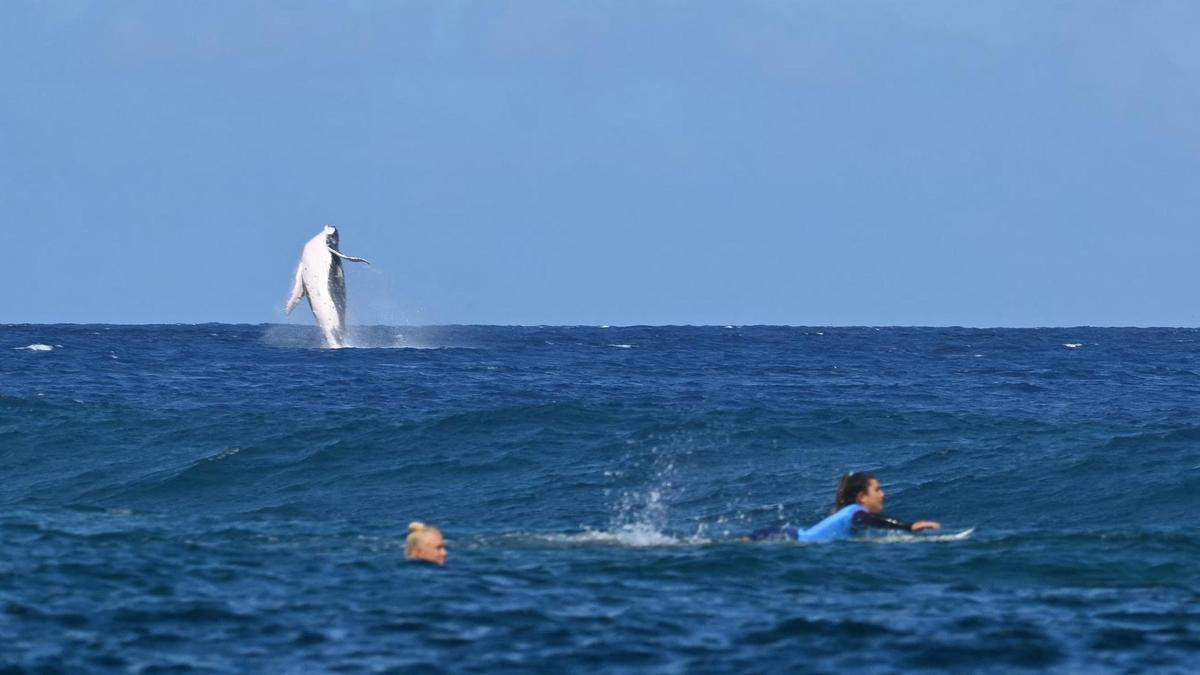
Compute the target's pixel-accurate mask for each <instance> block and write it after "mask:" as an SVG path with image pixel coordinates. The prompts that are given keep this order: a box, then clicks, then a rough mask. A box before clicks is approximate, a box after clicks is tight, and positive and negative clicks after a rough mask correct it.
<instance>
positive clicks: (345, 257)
mask: <svg viewBox="0 0 1200 675" xmlns="http://www.w3.org/2000/svg"><path fill="white" fill-rule="evenodd" d="M328 248H329V252H330V253H332V254H334V255H336V256H337V257H339V258H341V259H342V260H349V261H350V262H360V263H367V264H368V265H370V264H371V261H370V260H367V259H366V258H355V257H354V256H352V255H346V254H345V253H342V252H341V251H339V250H337V249H336V248H333V247H332V246H330V247H328Z"/></svg>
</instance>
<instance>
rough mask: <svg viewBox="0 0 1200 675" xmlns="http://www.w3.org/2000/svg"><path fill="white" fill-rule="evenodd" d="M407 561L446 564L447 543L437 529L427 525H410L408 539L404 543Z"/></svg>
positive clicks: (414, 523)
mask: <svg viewBox="0 0 1200 675" xmlns="http://www.w3.org/2000/svg"><path fill="white" fill-rule="evenodd" d="M404 558H405V560H423V561H425V562H431V563H434V564H436V565H445V564H446V541H445V539H443V538H442V533H441V532H440V531H438V529H437V528H436V527H429V526H428V525H426V524H425V523H420V522H412V523H409V524H408V539H406V540H405V541H404Z"/></svg>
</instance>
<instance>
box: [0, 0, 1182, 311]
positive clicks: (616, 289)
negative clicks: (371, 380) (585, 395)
mask: <svg viewBox="0 0 1200 675" xmlns="http://www.w3.org/2000/svg"><path fill="white" fill-rule="evenodd" d="M1198 25H1200V3H1195V2H1188V1H1182V2H1155V1H1152V0H1151V1H1146V2H1136V3H1134V2H1105V1H1103V0H1098V1H1092V0H1088V1H1082V0H1081V1H1072V0H1063V1H1058V2H1008V1H1004V2H1001V1H995V2H961V1H960V0H945V1H921V0H914V1H913V2H895V1H894V0H888V1H882V0H880V1H866V0H864V1H861V2H846V1H845V0H825V1H801V0H795V1H784V0H742V1H739V2H725V1H712V2H699V1H697V2H693V1H689V0H672V1H667V0H628V1H623V2H618V1H611V0H597V1H595V2H574V1H568V0H563V1H561V2H525V1H512V2H503V1H501V2H494V1H483V0H481V1H479V2H462V1H458V0H430V1H428V2H408V1H404V0H390V1H386V2H385V1H373V0H339V1H329V2H305V1H289V2H254V1H247V2H234V1H231V0H216V1H214V2H192V1H177V0H145V1H142V0H123V1H122V2H99V1H96V2H93V1H90V0H74V1H72V0H61V1H45V0H36V1H35V0H7V1H6V2H3V3H0V228H2V231H3V239H2V240H0V241H2V242H3V249H4V250H5V253H6V255H5V256H4V262H3V264H0V288H3V289H4V290H3V292H2V293H0V323H203V322H224V323H254V324H257V323H284V322H290V323H299V324H303V323H312V316H311V314H310V313H309V312H308V311H307V306H306V305H302V306H301V308H300V309H297V311H296V312H295V313H294V314H293V315H292V316H291V317H286V316H285V315H284V313H283V305H284V303H285V301H286V299H287V295H288V292H289V291H290V288H291V282H292V279H293V275H294V271H295V266H296V264H297V261H298V258H299V254H300V249H301V248H302V247H303V245H304V243H305V242H306V241H307V240H308V239H310V238H311V237H312V236H314V235H316V234H317V233H318V232H319V231H320V230H321V228H322V226H324V225H325V224H326V223H329V224H333V225H336V226H337V227H338V228H339V230H340V232H341V248H342V250H343V251H344V252H346V253H348V254H350V255H356V256H362V257H365V258H368V259H369V260H371V262H372V265H371V266H369V267H368V266H361V265H350V266H348V269H347V272H346V274H347V286H348V292H349V311H350V321H351V323H364V324H390V325H431V324H524V325H530V324H562V325H630V324H654V325H660V324H712V325H731V324H732V325H739V324H784V325H808V326H830V325H874V326H887V325H921V326H1013V327H1024V326H1079V325H1095V326H1200V308H1198V303H1197V302H1196V301H1195V300H1194V296H1195V295H1196V290H1197V289H1198V288H1200V283H1198V282H1200V278H1198V276H1200V272H1198V270H1200V266H1198V265H1196V264H1195V263H1194V258H1195V257H1196V254H1197V251H1200V114H1198V112H1197V111H1200V41H1198V40H1196V39H1195V32H1196V31H1195V29H1196V26H1198Z"/></svg>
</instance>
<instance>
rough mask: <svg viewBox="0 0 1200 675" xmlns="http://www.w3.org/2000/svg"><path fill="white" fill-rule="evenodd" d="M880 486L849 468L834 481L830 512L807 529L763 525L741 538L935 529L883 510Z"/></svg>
mask: <svg viewBox="0 0 1200 675" xmlns="http://www.w3.org/2000/svg"><path fill="white" fill-rule="evenodd" d="M884 495H885V493H884V491H883V488H882V487H880V486H879V481H878V480H877V479H876V478H875V476H873V475H871V474H869V473H862V472H854V471H851V472H850V473H848V474H845V475H844V476H842V480H841V481H839V482H838V488H837V496H836V497H835V498H834V504H833V514H832V515H830V516H829V517H828V518H826V519H825V520H822V521H821V522H819V523H817V524H816V525H813V526H812V527H810V528H808V529H796V528H791V527H784V528H779V527H774V528H764V529H761V530H755V531H754V532H751V533H750V535H749V536H747V537H744V538H743V540H744V541H762V540H764V539H790V540H792V541H833V540H836V539H848V538H850V537H851V536H853V535H855V534H858V533H859V532H862V531H863V530H866V529H872V528H873V529H883V530H901V531H904V532H920V531H921V530H938V529H941V527H942V526H941V524H940V523H936V522H934V521H932V520H918V521H916V522H913V523H907V522H904V521H903V520H898V519H896V518H893V517H891V516H888V515H885V514H884V513H883V498H884Z"/></svg>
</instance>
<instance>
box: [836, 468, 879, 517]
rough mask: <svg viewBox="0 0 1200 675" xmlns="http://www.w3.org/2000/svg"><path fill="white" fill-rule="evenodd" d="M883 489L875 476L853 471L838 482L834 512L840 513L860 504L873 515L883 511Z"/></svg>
mask: <svg viewBox="0 0 1200 675" xmlns="http://www.w3.org/2000/svg"><path fill="white" fill-rule="evenodd" d="M883 497H884V492H883V488H881V487H879V481H878V480H876V478H875V476H874V475H872V474H869V473H863V472H861V471H851V472H850V473H848V474H845V475H843V476H842V480H840V481H838V488H837V496H836V497H835V498H834V503H833V510H834V511H839V510H841V509H843V508H845V507H847V506H849V505H851V504H858V505H859V506H861V507H863V508H864V509H866V510H868V511H870V512H872V513H880V512H881V511H883Z"/></svg>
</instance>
